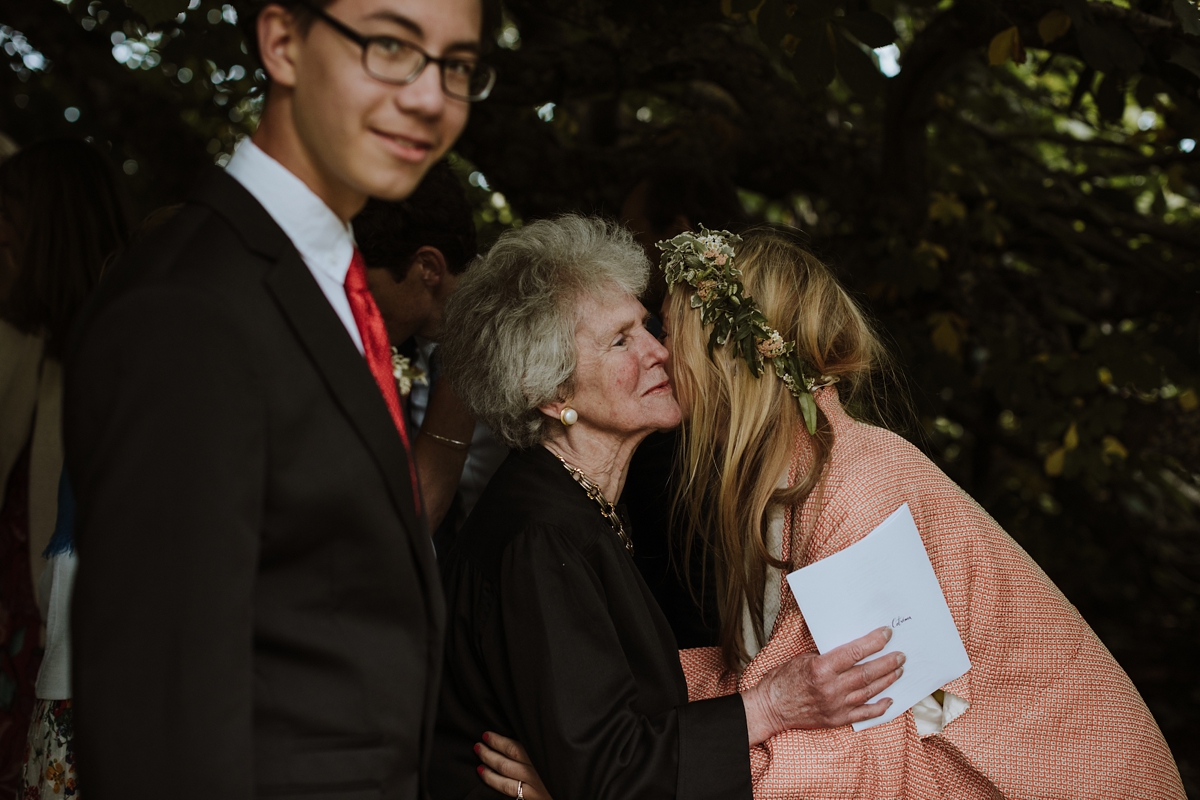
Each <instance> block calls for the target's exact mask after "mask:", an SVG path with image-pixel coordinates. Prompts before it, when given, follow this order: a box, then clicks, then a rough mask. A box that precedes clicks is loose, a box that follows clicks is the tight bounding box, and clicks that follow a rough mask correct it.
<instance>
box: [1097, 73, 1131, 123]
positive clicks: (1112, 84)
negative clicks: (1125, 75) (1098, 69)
mask: <svg viewBox="0 0 1200 800" xmlns="http://www.w3.org/2000/svg"><path fill="white" fill-rule="evenodd" d="M1092 97H1093V98H1094V99H1095V101H1096V108H1097V109H1098V110H1099V111H1100V118H1101V119H1103V120H1107V121H1108V122H1118V121H1119V120H1120V119H1121V117H1122V116H1123V115H1124V114H1125V81H1124V80H1122V79H1121V76H1120V75H1118V74H1117V73H1115V72H1108V73H1105V75H1104V77H1103V78H1102V79H1101V81H1100V85H1099V86H1097V87H1096V89H1094V90H1093V91H1092Z"/></svg>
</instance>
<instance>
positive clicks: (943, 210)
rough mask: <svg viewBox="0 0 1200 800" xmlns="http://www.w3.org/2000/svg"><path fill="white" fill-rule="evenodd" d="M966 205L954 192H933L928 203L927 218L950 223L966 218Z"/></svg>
mask: <svg viewBox="0 0 1200 800" xmlns="http://www.w3.org/2000/svg"><path fill="white" fill-rule="evenodd" d="M966 217H967V207H966V206H964V205H963V204H962V201H961V200H959V199H958V195H957V194H955V193H954V192H934V193H933V202H931V203H930V204H929V219H931V220H932V221H934V222H942V223H947V224H949V223H951V222H956V221H958V220H962V219H966Z"/></svg>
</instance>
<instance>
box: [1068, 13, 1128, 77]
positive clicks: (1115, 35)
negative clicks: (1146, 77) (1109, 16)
mask: <svg viewBox="0 0 1200 800" xmlns="http://www.w3.org/2000/svg"><path fill="white" fill-rule="evenodd" d="M1075 41H1076V42H1078V43H1079V52H1080V54H1081V55H1082V56H1083V60H1084V61H1086V62H1087V63H1088V65H1089V66H1092V67H1094V68H1096V69H1097V70H1099V71H1100V72H1105V73H1107V72H1112V71H1113V70H1119V71H1120V72H1123V73H1125V74H1126V75H1132V74H1133V73H1135V72H1137V71H1138V69H1139V68H1140V67H1141V66H1142V63H1143V62H1144V61H1145V60H1146V53H1145V52H1144V51H1143V50H1142V46H1141V45H1140V44H1138V43H1137V40H1136V39H1134V38H1133V37H1132V36H1131V35H1130V34H1129V33H1128V32H1126V31H1125V29H1124V28H1122V27H1121V26H1120V25H1117V24H1116V23H1113V22H1110V21H1108V20H1105V21H1103V22H1098V23H1096V24H1094V25H1091V24H1082V25H1081V24H1079V23H1078V22H1076V25H1075Z"/></svg>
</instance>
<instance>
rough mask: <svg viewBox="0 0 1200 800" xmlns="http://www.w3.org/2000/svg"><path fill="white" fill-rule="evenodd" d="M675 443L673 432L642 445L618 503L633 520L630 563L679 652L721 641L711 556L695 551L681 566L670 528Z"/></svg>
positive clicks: (676, 534) (679, 549)
mask: <svg viewBox="0 0 1200 800" xmlns="http://www.w3.org/2000/svg"><path fill="white" fill-rule="evenodd" d="M678 443H679V430H678V429H676V430H673V431H667V432H666V433H653V434H651V435H650V436H649V437H647V439H646V441H644V442H642V444H641V445H640V446H639V447H638V449H637V452H636V453H634V454H633V460H632V461H630V462H629V474H628V476H627V478H626V480H625V491H624V492H623V493H622V494H621V502H622V503H623V504H624V506H625V509H626V510H627V511H628V512H629V519H630V520H631V521H632V522H633V529H632V535H633V546H634V548H635V549H636V551H637V552H636V553H635V554H634V557H633V563H635V564H637V568H638V570H639V571H640V572H641V573H642V577H643V578H645V579H646V585H647V586H649V587H650V592H651V594H653V595H654V599H655V600H657V601H658V606H659V608H661V609H662V612H663V614H664V615H665V616H666V618H667V622H668V623H670V625H671V630H672V631H673V632H674V633H675V641H676V642H677V643H678V644H679V647H680V648H687V647H713V646H715V645H719V644H720V643H721V626H720V618H721V617H720V611H719V610H718V608H717V586H716V580H715V572H716V571H715V566H714V564H713V559H712V556H711V554H710V552H709V551H708V550H707V549H705V548H701V547H696V548H693V550H692V553H691V557H690V558H689V559H688V560H687V562H686V565H685V563H684V557H683V553H682V549H683V548H682V547H680V546H679V542H680V541H681V539H682V537H681V536H680V535H679V531H676V530H672V527H671V493H672V490H673V489H674V486H673V485H672V484H673V482H674V481H675V480H676V478H675V475H674V470H673V463H674V460H675V451H676V449H677V448H678ZM685 566H686V568H685ZM697 601H699V602H697Z"/></svg>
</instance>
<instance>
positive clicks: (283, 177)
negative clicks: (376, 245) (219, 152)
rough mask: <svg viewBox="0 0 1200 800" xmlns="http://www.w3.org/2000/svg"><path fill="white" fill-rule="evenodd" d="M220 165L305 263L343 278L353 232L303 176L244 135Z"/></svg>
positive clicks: (330, 276)
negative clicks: (229, 157) (305, 181)
mask: <svg viewBox="0 0 1200 800" xmlns="http://www.w3.org/2000/svg"><path fill="white" fill-rule="evenodd" d="M225 171H226V172H227V173H229V174H230V175H231V176H233V177H234V178H235V179H236V180H237V181H238V182H239V183H241V184H242V186H244V187H246V190H247V191H248V192H250V194H252V195H254V199H255V200H257V201H258V202H259V203H261V204H262V207H263V208H265V209H266V210H267V213H268V214H270V215H271V218H272V219H274V220H275V222H276V223H277V224H278V225H279V227H280V228H282V229H283V232H284V233H285V234H287V237H288V238H289V239H291V240H292V244H293V245H295V247H296V250H298V251H299V252H300V257H301V258H302V259H304V263H305V264H306V265H308V268H309V269H311V270H317V271H320V272H322V273H323V274H325V275H326V276H328V277H329V278H330V279H332V280H335V281H337V282H338V283H339V284H344V283H345V282H346V272H347V271H348V270H349V269H350V258H351V257H352V256H353V254H354V232H353V230H352V229H351V227H350V226H349V225H348V224H343V223H342V221H341V220H340V219H338V216H337V214H335V213H333V210H332V209H331V208H329V206H327V205H325V202H324V201H323V200H321V198H319V197H317V195H316V194H315V193H314V192H313V191H312V189H309V188H308V186H307V185H306V184H305V183H304V181H302V180H300V178H298V177H296V175H294V174H293V173H292V172H291V171H290V170H288V168H287V167H285V166H283V165H282V164H280V163H279V162H278V161H276V160H275V159H273V158H271V156H269V155H267V154H266V153H265V152H263V150H262V149H261V148H260V147H258V145H256V144H254V142H252V141H250V140H249V139H247V140H245V141H244V142H242V144H241V145H240V146H239V147H238V149H237V152H235V153H234V154H233V158H232V159H230V161H229V165H228V166H227V167H226V168H225Z"/></svg>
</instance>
